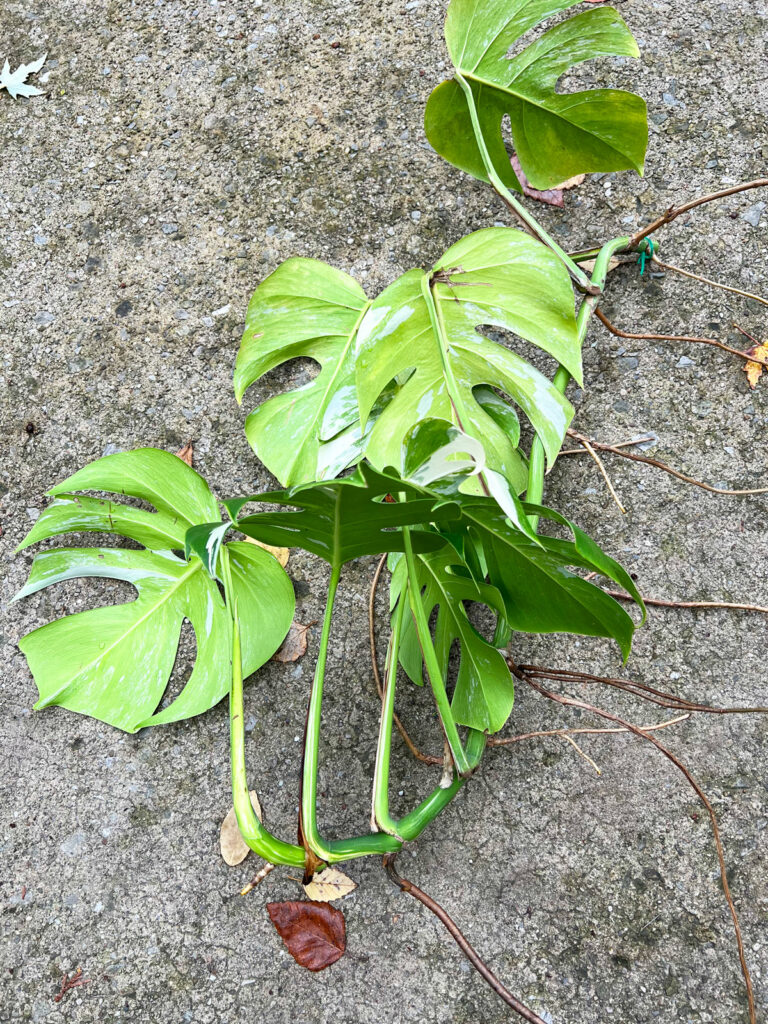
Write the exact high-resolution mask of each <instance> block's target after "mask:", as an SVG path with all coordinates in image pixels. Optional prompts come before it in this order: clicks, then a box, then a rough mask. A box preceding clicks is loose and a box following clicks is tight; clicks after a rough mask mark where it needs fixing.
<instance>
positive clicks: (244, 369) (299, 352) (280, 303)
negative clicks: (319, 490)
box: [235, 257, 368, 486]
mask: <svg viewBox="0 0 768 1024" xmlns="http://www.w3.org/2000/svg"><path fill="white" fill-rule="evenodd" d="M367 308H368V302H367V300H366V297H365V293H364V292H363V290H362V288H361V287H360V285H359V284H358V283H357V282H356V281H355V280H354V279H353V278H351V277H350V276H349V275H348V274H345V273H343V272H342V271H340V270H335V269H334V268H333V267H329V266H328V265H327V264H325V263H321V262H320V261H319V260H311V259H304V258H302V257H294V258H293V259H289V260H286V261H285V263H282V264H281V265H280V266H279V267H278V268H277V270H275V271H274V273H272V274H270V275H269V277H268V278H267V279H266V280H265V281H263V282H262V284H260V285H259V287H258V288H257V289H256V291H255V293H254V295H253V298H252V299H251V301H250V304H249V306H248V313H247V315H246V321H245V333H244V334H243V339H242V342H241V344H240V351H239V352H238V355H237V362H236V364H235V394H236V396H237V400H238V402H240V401H242V398H243V395H244V394H245V391H246V390H247V389H248V388H249V387H250V386H251V385H252V384H253V383H254V382H255V381H257V380H259V378H260V377H262V376H263V375H264V374H265V373H267V372H268V371H269V370H272V369H274V368H275V367H276V366H280V365H281V364H283V363H286V362H288V361H290V360H293V359H299V358H305V359H312V360H314V361H315V362H316V363H319V364H320V372H319V373H318V375H317V376H316V377H315V378H314V379H313V380H312V381H310V383H309V384H305V385H303V386H302V387H298V388H295V389H293V390H291V391H288V392H286V393H285V394H282V395H274V396H273V397H272V398H269V399H267V400H266V401H265V402H263V403H262V404H261V405H260V406H259V407H258V408H257V409H256V410H255V411H254V412H252V413H251V414H250V415H249V416H248V418H247V420H246V422H245V432H246V435H247V437H248V441H249V443H250V445H251V447H252V448H253V450H254V451H255V452H256V454H257V455H258V456H259V458H260V459H261V461H262V462H263V463H264V465H265V466H266V467H267V468H268V469H269V470H270V472H272V473H273V474H274V475H275V476H276V477H277V479H278V480H279V481H280V482H281V483H282V484H283V485H284V486H293V485H295V484H301V483H307V482H309V481H313V480H322V479H326V478H330V477H334V476H336V474H337V473H339V472H341V470H343V469H344V468H346V467H347V466H348V465H350V464H351V463H352V462H354V461H356V460H357V459H358V458H359V455H360V450H361V446H362V443H361V442H362V439H361V430H360V426H359V424H358V423H357V415H356V413H357V398H356V394H355V379H354V366H353V364H354V339H355V335H356V332H357V326H358V324H359V322H360V319H361V317H362V315H363V313H364V312H365V310H366V309H367Z"/></svg>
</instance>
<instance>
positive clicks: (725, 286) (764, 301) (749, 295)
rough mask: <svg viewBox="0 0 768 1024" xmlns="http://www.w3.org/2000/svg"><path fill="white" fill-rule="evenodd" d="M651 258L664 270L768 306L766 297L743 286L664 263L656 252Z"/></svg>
mask: <svg viewBox="0 0 768 1024" xmlns="http://www.w3.org/2000/svg"><path fill="white" fill-rule="evenodd" d="M651 259H652V260H653V262H654V263H656V264H657V265H658V266H660V267H662V269H664V270H671V271H672V272H673V273H675V274H680V275H682V277H690V278H691V280H692V281H700V282H701V283H702V284H708V285H709V286H710V288H720V289H721V290H722V291H724V292H732V293H733V294H734V295H741V296H742V298H744V299H754V300H755V302H761V303H762V304H763V305H764V306H768V299H764V298H762V297H761V296H760V295H755V294H754V293H753V292H745V291H744V290H743V289H741V288H733V287H731V285H728V284H721V282H720V281H712V280H711V279H710V278H708V277H704V276H703V275H702V274H693V273H691V271H690V270H683V268H682V267H676V266H675V265H674V263H664V261H663V260H660V259H659V257H658V256H657V255H656V254H655V253H654V255H653V256H652V257H651Z"/></svg>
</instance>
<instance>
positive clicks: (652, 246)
mask: <svg viewBox="0 0 768 1024" xmlns="http://www.w3.org/2000/svg"><path fill="white" fill-rule="evenodd" d="M645 241H646V242H647V243H648V244H647V245H646V246H645V248H644V249H643V251H642V252H641V253H640V255H639V256H638V258H637V261H638V263H639V264H640V276H641V277H642V276H643V274H644V273H645V263H646V260H647V261H648V262H650V261H651V260H652V259H653V254H654V252H655V251H656V243H655V242H654V240H653V239H652V238H646V239H645Z"/></svg>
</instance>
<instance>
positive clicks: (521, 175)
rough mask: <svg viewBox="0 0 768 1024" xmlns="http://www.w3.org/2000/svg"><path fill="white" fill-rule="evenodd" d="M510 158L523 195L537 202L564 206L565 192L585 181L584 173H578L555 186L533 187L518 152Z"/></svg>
mask: <svg viewBox="0 0 768 1024" xmlns="http://www.w3.org/2000/svg"><path fill="white" fill-rule="evenodd" d="M509 159H510V163H511V164H512V169H513V171H514V172H515V174H516V175H517V180H518V181H519V182H520V185H521V187H522V190H523V195H524V196H528V198H529V199H535V200H536V202H537V203H546V204H547V205H548V206H563V205H564V204H563V192H565V191H567V190H568V189H570V188H575V187H576V186H577V185H580V184H581V183H582V181H584V177H585V176H584V175H583V174H577V175H575V176H574V177H573V178H569V179H568V180H567V181H564V182H562V183H561V184H560V185H556V186H555V187H554V188H548V189H544V190H542V189H538V188H533V186H532V185H530V184H529V182H528V179H527V178H526V176H525V171H524V170H523V168H522V167H521V166H520V161H519V160H518V159H517V154H516V153H513V154H512V156H511V157H510V158H509Z"/></svg>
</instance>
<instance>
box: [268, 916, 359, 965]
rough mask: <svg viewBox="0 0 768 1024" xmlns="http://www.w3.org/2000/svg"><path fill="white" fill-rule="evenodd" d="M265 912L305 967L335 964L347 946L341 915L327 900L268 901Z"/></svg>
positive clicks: (292, 953)
mask: <svg viewBox="0 0 768 1024" xmlns="http://www.w3.org/2000/svg"><path fill="white" fill-rule="evenodd" d="M267 913H268V914H269V919H270V921H271V922H272V924H273V925H274V926H275V928H276V929H277V932H278V934H279V936H280V938H281V939H282V940H283V942H284V943H285V947H286V949H287V950H288V952H289V953H290V954H291V956H292V957H293V959H294V960H295V961H296V963H297V964H299V965H300V966H301V967H306V968H307V970H308V971H322V970H325V968H326V967H330V966H331V964H335V963H336V961H337V960H338V959H340V958H341V957H342V956H343V955H344V951H345V949H346V948H347V936H346V929H345V926H344V915H343V914H342V912H341V911H340V910H337V909H336V907H332V906H330V905H329V904H328V903H317V902H314V901H313V902H309V901H306V902H304V901H302V902H298V901H290V902H286V903H268V904H267Z"/></svg>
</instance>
